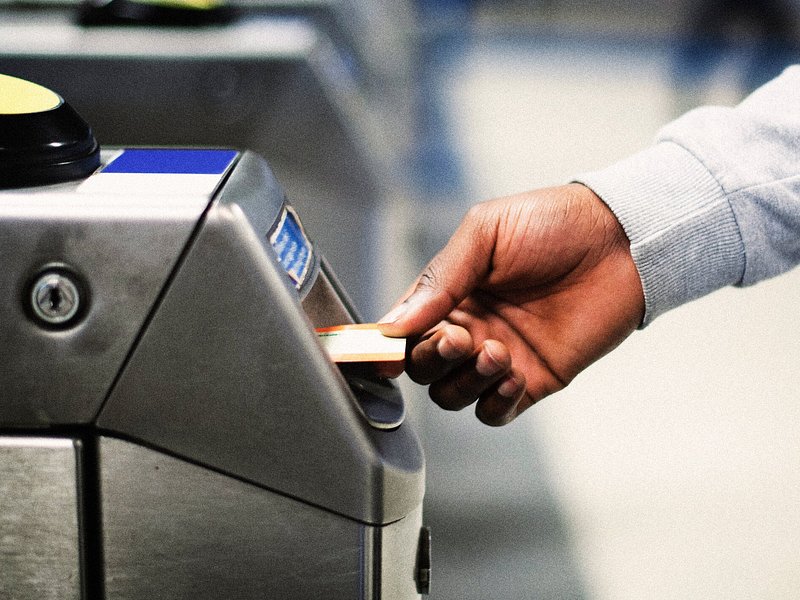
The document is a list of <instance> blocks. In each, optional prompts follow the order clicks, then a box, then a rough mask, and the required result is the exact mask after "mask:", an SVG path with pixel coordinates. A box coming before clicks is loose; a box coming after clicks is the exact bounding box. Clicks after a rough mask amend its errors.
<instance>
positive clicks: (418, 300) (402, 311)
mask: <svg viewBox="0 0 800 600" xmlns="http://www.w3.org/2000/svg"><path fill="white" fill-rule="evenodd" d="M431 296H432V293H431V292H428V291H426V290H420V291H417V292H414V293H413V294H411V295H410V296H409V297H408V298H406V300H405V302H403V303H402V304H398V305H397V306H395V307H394V308H393V309H392V310H390V311H389V312H388V313H386V315H385V316H383V317H381V319H379V320H378V323H379V324H381V325H388V324H389V323H395V322H397V321H399V320H400V319H401V318H402V317H404V316H405V315H406V314H407V313H409V312H411V311H412V310H416V309H417V308H418V307H420V306H422V305H423V304H425V303H426V302H428V300H430V297H431Z"/></svg>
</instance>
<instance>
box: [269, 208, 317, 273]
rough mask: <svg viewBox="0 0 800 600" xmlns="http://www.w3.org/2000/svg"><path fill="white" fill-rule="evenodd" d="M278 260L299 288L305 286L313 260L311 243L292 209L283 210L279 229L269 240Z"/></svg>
mask: <svg viewBox="0 0 800 600" xmlns="http://www.w3.org/2000/svg"><path fill="white" fill-rule="evenodd" d="M269 241H270V243H271V244H272V248H273V249H274V250H275V253H276V254H277V255H278V260H279V261H280V263H281V266H283V269H284V270H285V271H286V273H288V275H289V277H291V278H292V281H294V285H295V287H297V288H300V286H302V285H303V280H305V278H306V275H307V274H308V270H309V266H310V265H311V260H312V258H313V252H312V248H311V242H309V241H308V238H307V237H306V234H305V231H303V226H302V225H301V224H300V220H299V219H298V218H297V215H296V214H295V212H294V210H293V209H292V208H291V207H288V206H287V207H285V208H284V209H283V215H282V216H281V221H280V223H279V224H278V228H277V229H276V230H275V232H274V233H273V234H272V235H271V236H270V238H269Z"/></svg>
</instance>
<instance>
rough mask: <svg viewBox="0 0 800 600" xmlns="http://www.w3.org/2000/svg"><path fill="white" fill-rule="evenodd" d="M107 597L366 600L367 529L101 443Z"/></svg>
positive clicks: (129, 447) (133, 449) (146, 453)
mask: <svg viewBox="0 0 800 600" xmlns="http://www.w3.org/2000/svg"><path fill="white" fill-rule="evenodd" d="M100 470H101V495H102V515H103V517H102V518H103V539H104V552H105V557H106V565H105V573H106V597H107V598H113V599H115V600H123V599H142V598H169V599H170V600H180V599H183V598H185V599H187V600H189V599H191V600H203V599H206V598H208V599H209V600H210V599H214V600H217V599H219V598H226V599H233V598H239V599H249V598H254V599H255V598H259V599H261V598H281V599H282V600H292V599H298V600H300V599H303V600H306V599H308V598H325V599H326V600H338V599H342V600H345V599H346V600H353V599H359V598H363V597H364V595H363V594H364V589H365V588H366V587H367V586H368V582H366V581H365V573H369V572H370V569H368V568H365V567H364V565H363V555H364V553H363V552H362V540H363V538H364V532H363V526H362V525H360V524H359V523H357V522H356V521H352V520H349V519H346V518H343V517H339V516H337V515H335V514H333V513H330V512H327V511H323V510H321V509H317V508H314V507H312V506H309V505H307V504H304V503H302V502H298V501H296V500H292V499H291V498H287V497H284V496H280V495H278V494H275V493H273V492H269V491H267V490H263V489H260V488H257V487H255V486H252V485H249V484H246V483H243V482H241V481H238V480H235V479H232V478H230V477H226V476H224V475H221V474H219V473H216V472H214V471H210V470H207V469H204V468H202V467H200V466H197V465H194V464H191V463H187V462H184V461H181V460H179V459H176V458H173V457H170V456H167V455H164V454H161V453H159V452H156V451H154V450H150V449H148V448H144V447H141V446H137V445H135V444H132V443H129V442H125V441H120V440H116V439H112V438H101V441H100Z"/></svg>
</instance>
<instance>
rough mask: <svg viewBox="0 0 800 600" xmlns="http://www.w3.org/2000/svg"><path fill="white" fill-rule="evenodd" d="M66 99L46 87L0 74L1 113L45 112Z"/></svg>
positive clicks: (56, 106)
mask: <svg viewBox="0 0 800 600" xmlns="http://www.w3.org/2000/svg"><path fill="white" fill-rule="evenodd" d="M63 101H64V100H63V99H62V98H61V96H59V95H58V94H56V93H55V92H53V91H51V90H48V89H47V88H46V87H42V86H41V85H37V84H35V83H31V82H30V81H25V80H24V79H19V78H17V77H11V76H10V75H0V115H24V114H30V113H38V112H45V111H48V110H53V109H54V108H58V107H59V106H61V103H62V102H63Z"/></svg>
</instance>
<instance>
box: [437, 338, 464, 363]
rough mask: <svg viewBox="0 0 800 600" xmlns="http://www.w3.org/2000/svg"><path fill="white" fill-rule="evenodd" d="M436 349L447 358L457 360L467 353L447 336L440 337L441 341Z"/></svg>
mask: <svg viewBox="0 0 800 600" xmlns="http://www.w3.org/2000/svg"><path fill="white" fill-rule="evenodd" d="M436 351H437V352H438V353H439V356H441V357H442V358H443V359H445V360H457V359H459V358H463V356H464V355H465V352H464V351H463V350H462V349H461V348H458V347H457V346H456V345H455V344H453V342H452V341H451V340H450V338H448V337H447V336H445V337H443V338H442V339H440V340H439V343H438V344H436Z"/></svg>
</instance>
